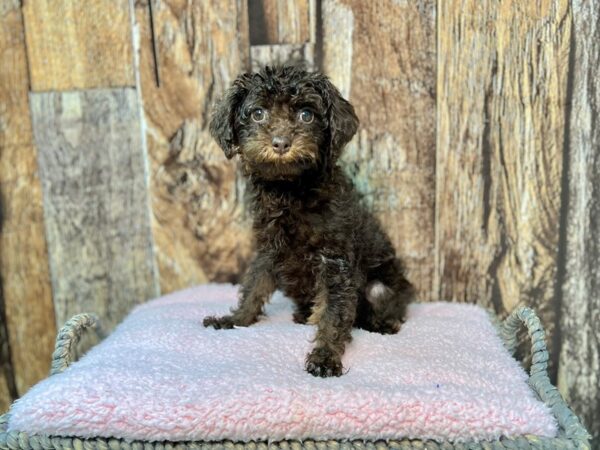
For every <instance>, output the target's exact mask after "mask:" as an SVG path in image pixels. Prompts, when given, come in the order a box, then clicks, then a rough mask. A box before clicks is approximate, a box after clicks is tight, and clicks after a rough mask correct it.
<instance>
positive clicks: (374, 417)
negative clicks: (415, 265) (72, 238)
mask: <svg viewBox="0 0 600 450" xmlns="http://www.w3.org/2000/svg"><path fill="white" fill-rule="evenodd" d="M236 297H237V296H236V288H235V287H233V286H230V285H206V286H200V287H197V288H194V289H189V290H185V291H181V292H177V293H174V294H171V295H167V296H165V297H163V298H160V299H158V300H155V301H151V302H149V303H147V304H145V305H142V306H139V307H137V308H136V309H135V310H134V311H133V312H132V313H131V314H130V315H129V317H128V318H127V319H126V320H125V321H124V322H123V323H122V324H121V325H120V326H119V327H118V328H117V329H116V330H115V331H114V332H113V333H112V335H110V336H109V337H108V338H107V339H106V340H105V341H104V342H103V343H102V344H100V345H98V346H96V347H95V348H94V349H92V350H91V351H90V352H89V353H88V354H87V355H86V356H85V357H84V358H83V359H82V360H80V361H79V362H77V363H75V364H73V365H72V366H71V367H70V368H69V369H67V370H66V371H65V372H64V373H62V374H60V375H55V376H52V377H50V378H49V379H47V380H45V381H42V382H41V383H39V384H38V385H36V386H35V387H33V388H32V389H31V390H30V391H29V392H28V393H27V394H26V395H25V396H24V397H23V398H22V399H21V400H19V401H18V402H17V403H16V404H15V405H14V406H13V407H12V410H11V414H12V415H11V417H10V422H9V424H8V425H9V430H20V431H24V432H27V433H41V434H50V435H64V436H78V437H94V436H100V437H117V438H125V439H132V440H134V439H141V440H170V441H188V440H206V441H212V440H222V439H232V440H240V441H247V440H280V439H304V438H315V439H330V438H331V439H355V438H356V439H360V438H362V439H369V440H375V439H390V438H402V437H410V438H431V439H436V440H450V441H463V440H470V439H475V440H482V439H495V438H498V437H500V436H514V435H522V434H537V435H543V436H554V435H555V433H556V423H555V420H554V419H553V417H552V415H551V414H550V412H549V410H548V408H547V407H546V406H545V405H544V404H542V403H541V402H540V401H538V400H537V399H536V398H535V395H534V394H533V392H532V391H531V390H530V389H529V387H528V386H527V384H526V381H525V380H526V374H525V372H524V371H523V370H522V369H521V367H520V366H519V364H518V363H517V362H516V361H515V360H514V359H512V358H511V357H510V356H509V354H508V352H507V351H506V350H505V349H504V347H503V346H502V343H501V341H500V339H499V338H498V337H497V335H496V333H495V330H494V328H493V326H492V324H491V322H490V320H489V318H488V316H487V314H486V312H485V311H484V310H483V309H481V308H479V307H477V306H472V305H460V304H451V303H432V304H419V305H412V306H411V307H410V309H409V317H408V321H407V322H406V324H405V325H404V326H403V328H402V330H401V331H400V333H399V334H397V335H393V336H383V335H380V334H375V333H369V332H367V331H363V330H354V331H353V337H354V339H353V341H352V343H351V344H349V345H348V348H347V351H346V354H345V355H344V358H343V363H344V366H345V367H346V369H347V370H348V372H347V373H346V374H345V375H344V376H342V377H340V378H328V379H321V378H315V377H313V376H311V375H309V374H308V373H306V372H305V371H304V358H305V355H306V353H307V352H308V351H309V349H310V348H311V347H312V344H311V338H312V337H313V335H314V333H315V327H314V326H309V325H297V324H294V323H293V322H292V320H291V313H292V308H291V304H290V302H289V301H288V300H286V299H285V298H284V297H283V296H281V295H279V294H276V295H275V297H274V298H273V300H272V302H271V304H270V305H269V306H268V307H267V309H266V312H267V317H266V318H263V320H261V321H260V322H259V323H257V324H255V325H253V326H251V327H248V328H238V329H234V330H219V331H217V330H213V329H206V328H204V327H203V326H202V318H203V317H204V316H205V315H208V314H222V313H225V312H227V311H228V309H229V307H230V306H232V305H233V304H235V303H236Z"/></svg>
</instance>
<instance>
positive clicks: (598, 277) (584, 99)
mask: <svg viewBox="0 0 600 450" xmlns="http://www.w3.org/2000/svg"><path fill="white" fill-rule="evenodd" d="M572 5H573V27H574V29H573V34H572V36H573V39H574V42H573V44H572V49H571V51H572V52H573V54H572V55H571V64H570V69H571V71H572V72H571V75H570V76H571V77H572V78H571V83H572V89H571V93H572V98H571V101H570V105H571V106H570V110H569V124H568V125H569V130H568V149H569V153H568V155H569V158H568V163H567V164H568V167H567V168H566V169H567V174H568V180H569V181H568V187H565V189H568V201H567V204H568V208H566V214H567V216H566V218H567V229H566V262H565V268H566V272H565V283H564V285H563V290H562V294H563V295H562V302H561V303H562V304H561V309H560V315H561V316H560V317H561V320H560V332H561V336H560V338H561V352H560V360H559V377H558V382H559V388H560V390H561V391H562V393H563V395H564V396H565V397H566V398H567V400H568V401H569V403H570V405H571V406H572V407H573V409H574V410H575V412H576V413H577V414H578V415H579V416H580V417H581V418H582V419H583V421H584V423H585V424H586V426H587V428H588V430H589V431H590V433H592V435H593V438H594V442H595V445H596V446H597V447H594V445H592V448H598V447H600V269H599V268H600V121H599V118H600V77H599V76H598V67H600V1H598V0H592V1H583V0H574V1H573V2H572Z"/></svg>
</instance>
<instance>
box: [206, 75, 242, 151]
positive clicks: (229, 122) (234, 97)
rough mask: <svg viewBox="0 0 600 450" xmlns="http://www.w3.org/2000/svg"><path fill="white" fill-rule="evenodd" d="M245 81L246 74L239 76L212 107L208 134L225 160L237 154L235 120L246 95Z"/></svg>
mask: <svg viewBox="0 0 600 450" xmlns="http://www.w3.org/2000/svg"><path fill="white" fill-rule="evenodd" d="M246 81H247V74H244V75H241V76H240V77H238V79H237V80H235V81H234V83H233V85H232V86H231V87H230V88H229V89H228V90H227V91H226V92H225V94H224V95H223V97H221V98H220V99H219V100H218V101H217V103H216V104H215V106H214V107H213V111H212V115H211V118H210V124H209V130H210V134H211V136H212V137H213V138H214V139H215V140H216V141H217V143H218V144H219V146H220V147H221V149H222V150H223V152H224V153H225V156H226V157H227V159H231V158H233V157H234V156H235V154H236V153H237V148H238V144H239V142H238V136H237V130H236V118H237V115H238V112H239V109H240V107H241V105H242V103H243V101H244V99H245V98H246V95H247V94H248V89H247V87H246Z"/></svg>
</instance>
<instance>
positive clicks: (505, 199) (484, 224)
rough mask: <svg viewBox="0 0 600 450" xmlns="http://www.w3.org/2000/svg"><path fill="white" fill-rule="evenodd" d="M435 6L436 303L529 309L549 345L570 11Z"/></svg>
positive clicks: (555, 3)
mask: <svg viewBox="0 0 600 450" xmlns="http://www.w3.org/2000/svg"><path fill="white" fill-rule="evenodd" d="M438 6H439V8H440V9H439V11H438V15H439V21H438V77H437V79H438V99H439V101H438V107H437V130H438V134H437V161H436V164H437V183H436V186H437V194H436V204H437V210H436V211H437V217H436V220H437V222H436V224H437V227H436V258H437V260H436V271H437V282H436V289H435V295H434V296H435V297H439V298H442V299H449V300H458V301H468V302H478V303H480V304H482V305H485V306H488V307H493V308H495V310H496V311H497V312H499V313H504V312H507V311H510V310H512V309H513V308H514V307H515V306H516V305H517V304H519V303H522V304H525V305H528V306H531V307H533V308H534V309H535V310H536V311H537V312H538V314H539V315H540V316H541V318H542V321H543V323H544V325H545V328H546V330H547V332H548V335H549V337H550V340H549V342H550V343H552V336H553V333H554V331H555V324H556V320H557V317H556V306H555V300H556V292H555V289H556V276H557V255H558V245H559V222H560V219H559V215H560V208H561V175H562V166H563V164H562V159H563V145H564V129H565V107H566V106H565V105H566V93H567V70H568V59H569V45H570V34H571V29H570V24H571V20H570V9H569V3H568V0H544V1H538V2H520V1H516V0H515V1H505V2H496V1H487V0H486V1H481V0H451V1H444V2H438ZM553 350H554V349H553V348H551V351H553Z"/></svg>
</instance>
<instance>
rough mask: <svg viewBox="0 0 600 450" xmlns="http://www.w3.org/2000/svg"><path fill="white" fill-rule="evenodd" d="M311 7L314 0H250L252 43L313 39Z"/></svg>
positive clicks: (299, 42) (308, 40) (297, 42)
mask: <svg viewBox="0 0 600 450" xmlns="http://www.w3.org/2000/svg"><path fill="white" fill-rule="evenodd" d="M310 8H311V0H249V1H248V17H249V24H250V43H251V44H252V45H268V44H304V43H308V42H310V39H311V30H310V27H311V23H310V20H311V19H310Z"/></svg>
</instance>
